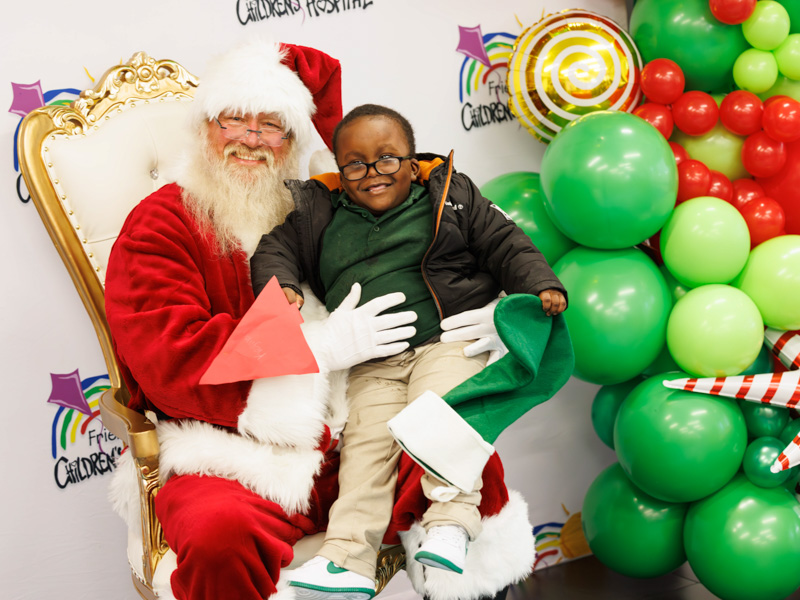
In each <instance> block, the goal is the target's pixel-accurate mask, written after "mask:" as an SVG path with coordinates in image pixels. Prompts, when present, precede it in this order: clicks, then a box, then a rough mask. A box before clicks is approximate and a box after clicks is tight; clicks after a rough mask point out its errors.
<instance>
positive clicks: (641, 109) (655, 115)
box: [633, 102, 674, 139]
mask: <svg viewBox="0 0 800 600" xmlns="http://www.w3.org/2000/svg"><path fill="white" fill-rule="evenodd" d="M633 114H635V115H636V116H637V117H641V118H642V119H644V120H645V121H647V122H648V123H650V125H652V126H653V127H655V128H656V129H658V131H659V132H660V133H661V135H663V136H664V137H665V138H667V139H669V136H671V135H672V128H673V125H674V123H673V121H672V111H670V109H669V107H668V106H666V105H664V104H657V103H655V102H645V103H644V104H642V105H641V106H637V107H636V109H635V110H634V111H633Z"/></svg>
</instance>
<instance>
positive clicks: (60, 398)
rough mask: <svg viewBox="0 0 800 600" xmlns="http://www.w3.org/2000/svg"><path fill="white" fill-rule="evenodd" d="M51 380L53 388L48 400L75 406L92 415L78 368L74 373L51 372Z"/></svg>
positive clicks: (65, 405)
mask: <svg viewBox="0 0 800 600" xmlns="http://www.w3.org/2000/svg"><path fill="white" fill-rule="evenodd" d="M50 380H51V382H52V384H53V389H52V390H51V392H50V397H49V398H48V399H47V401H48V402H52V403H53V404H58V405H59V406H64V407H66V408H74V409H75V410H77V411H80V412H82V413H83V414H85V415H87V416H89V417H90V416H92V409H91V408H89V403H88V402H87V401H86V396H85V395H84V393H83V388H82V387H81V376H80V375H78V369H75V370H74V371H73V372H72V373H50Z"/></svg>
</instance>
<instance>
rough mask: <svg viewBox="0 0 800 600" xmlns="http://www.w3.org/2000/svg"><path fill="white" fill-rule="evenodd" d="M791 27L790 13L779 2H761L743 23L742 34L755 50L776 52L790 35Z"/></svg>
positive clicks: (766, 0)
mask: <svg viewBox="0 0 800 600" xmlns="http://www.w3.org/2000/svg"><path fill="white" fill-rule="evenodd" d="M789 27H790V23H789V13H788V12H786V9H785V8H784V7H783V6H782V5H781V4H780V3H779V2H775V1H774V0H761V1H760V2H756V7H755V10H753V14H751V15H750V17H748V19H747V20H746V21H745V22H744V23H742V33H743V34H744V39H746V40H747V41H748V43H749V44H750V45H751V46H753V48H758V49H759V50H774V49H775V48H777V47H778V46H780V45H781V44H782V43H783V41H784V40H785V39H786V36H788V35H789Z"/></svg>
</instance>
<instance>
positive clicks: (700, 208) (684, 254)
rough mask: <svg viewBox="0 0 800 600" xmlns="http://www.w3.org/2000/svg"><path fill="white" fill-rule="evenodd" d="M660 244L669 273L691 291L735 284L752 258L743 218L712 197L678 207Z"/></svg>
mask: <svg viewBox="0 0 800 600" xmlns="http://www.w3.org/2000/svg"><path fill="white" fill-rule="evenodd" d="M660 243H661V256H662V257H663V259H664V264H665V265H666V266H667V268H668V269H669V272H670V273H672V275H673V276H674V277H675V279H677V280H678V281H680V282H681V283H683V284H684V285H687V286H689V287H692V288H694V287H697V286H699V285H705V284H708V283H728V282H729V281H732V280H733V279H734V278H735V277H736V276H737V275H738V274H739V273H740V272H741V270H742V269H743V268H744V265H745V263H746V262H747V258H748V257H749V256H750V231H749V230H748V229H747V222H746V221H745V220H744V217H743V216H742V214H741V213H740V212H739V211H738V210H737V209H736V208H735V207H734V206H733V205H732V204H731V203H729V202H726V201H725V200H720V199H719V198H712V197H710V196H701V197H699V198H693V199H691V200H687V201H686V202H682V203H681V204H679V205H678V206H676V207H675V210H674V211H673V213H672V216H671V217H670V218H669V220H668V221H667V223H666V225H664V229H663V230H662V231H661V238H660ZM748 364H749V363H748Z"/></svg>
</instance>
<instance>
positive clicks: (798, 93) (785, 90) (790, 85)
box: [758, 75, 800, 102]
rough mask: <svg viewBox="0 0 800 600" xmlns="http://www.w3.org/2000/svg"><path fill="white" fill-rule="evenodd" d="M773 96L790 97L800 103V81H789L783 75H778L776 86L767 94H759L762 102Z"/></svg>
mask: <svg viewBox="0 0 800 600" xmlns="http://www.w3.org/2000/svg"><path fill="white" fill-rule="evenodd" d="M772 96H789V98H794V99H795V100H797V101H798V102H800V81H796V80H794V79H789V78H788V77H784V76H783V75H778V79H777V80H776V81H775V85H773V86H772V87H771V88H769V89H768V90H767V91H766V92H763V93H761V94H758V97H759V98H761V100H767V99H768V98H771V97H772Z"/></svg>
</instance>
